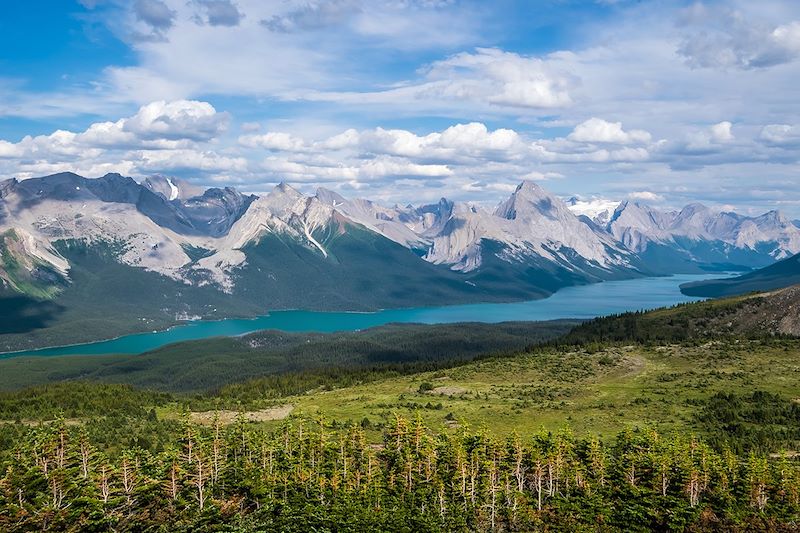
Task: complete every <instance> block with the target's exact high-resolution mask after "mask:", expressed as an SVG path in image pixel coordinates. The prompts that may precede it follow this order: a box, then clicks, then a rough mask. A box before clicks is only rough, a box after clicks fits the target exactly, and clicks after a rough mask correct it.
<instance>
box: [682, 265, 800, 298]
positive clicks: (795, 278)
mask: <svg viewBox="0 0 800 533" xmlns="http://www.w3.org/2000/svg"><path fill="white" fill-rule="evenodd" d="M797 283H800V255H795V256H793V257H789V258H787V259H784V260H782V261H778V262H777V263H774V264H771V265H769V266H766V267H764V268H760V269H758V270H754V271H753V272H748V273H747V274H742V275H741V276H737V277H735V278H723V279H714V280H708V281H698V282H694V283H687V284H685V285H681V292H683V293H684V294H688V295H690V296H705V297H710V298H720V297H723V296H735V295H738V294H746V293H749V292H755V291H774V290H776V289H783V288H784V287H789V286H791V285H795V284H797Z"/></svg>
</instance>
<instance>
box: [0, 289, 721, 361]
mask: <svg viewBox="0 0 800 533" xmlns="http://www.w3.org/2000/svg"><path fill="white" fill-rule="evenodd" d="M715 277H716V278H718V277H720V274H719V273H716V274H706V275H676V276H670V277H662V278H641V279H633V280H626V281H606V282H603V283H595V284H592V285H582V286H579V287H567V288H564V289H561V290H560V291H558V292H557V293H555V294H554V295H553V296H551V297H549V298H546V299H544V300H533V301H528V302H513V303H487V304H469V305H452V306H444V307H425V308H412V309H387V310H384V311H377V312H374V313H348V312H319V311H274V312H270V313H269V314H267V315H264V316H260V317H257V318H254V319H240V318H235V319H234V318H231V319H226V320H219V321H197V322H188V323H185V324H181V325H179V326H175V327H173V328H171V329H168V330H166V331H159V332H154V333H139V334H134V335H126V336H124V337H119V338H117V339H112V340H105V341H98V342H93V343H89V344H80V345H74V346H63V347H57V348H43V349H40V350H31V351H26V352H15V353H8V354H2V355H0V358H8V357H19V356H23V355H40V356H55V355H101V354H115V353H118V354H137V353H142V352H146V351H148V350H153V349H156V348H159V347H161V346H164V345H166V344H170V343H173V342H179V341H187V340H197V339H204V338H207V337H216V336H234V335H244V334H246V333H252V332H254V331H258V330H263V329H279V330H283V331H297V332H309V331H316V332H331V331H355V330H359V329H365V328H370V327H374V326H380V325H382V324H387V323H390V322H416V323H423V324H445V323H453V322H506V321H519V320H524V321H527V320H536V321H538V320H554V319H557V318H594V317H596V316H602V315H609V314H613V313H623V312H626V311H639V310H644V309H655V308H657V307H665V306H671V305H675V304H678V303H683V302H692V301H697V300H701V299H702V298H694V297H690V296H685V295H683V294H681V292H680V289H679V288H678V286H679V285H680V284H682V283H686V282H689V281H698V280H702V279H709V278H715Z"/></svg>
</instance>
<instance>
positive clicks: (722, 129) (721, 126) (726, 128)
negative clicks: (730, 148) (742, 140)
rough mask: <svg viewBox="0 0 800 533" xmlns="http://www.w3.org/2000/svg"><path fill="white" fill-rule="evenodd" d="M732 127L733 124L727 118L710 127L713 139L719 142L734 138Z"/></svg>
mask: <svg viewBox="0 0 800 533" xmlns="http://www.w3.org/2000/svg"><path fill="white" fill-rule="evenodd" d="M732 127H733V125H732V124H731V123H730V122H728V121H727V120H726V121H724V122H719V123H717V124H714V125H713V126H711V128H710V137H711V140H712V141H714V142H717V143H725V142H730V141H732V140H734V136H733V132H732V131H731V128H732Z"/></svg>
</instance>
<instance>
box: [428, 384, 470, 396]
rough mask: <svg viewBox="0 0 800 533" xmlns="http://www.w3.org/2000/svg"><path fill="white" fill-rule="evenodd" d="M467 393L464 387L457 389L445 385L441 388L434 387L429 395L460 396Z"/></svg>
mask: <svg viewBox="0 0 800 533" xmlns="http://www.w3.org/2000/svg"><path fill="white" fill-rule="evenodd" d="M467 392H469V389H465V388H464V387H458V386H455V385H445V386H442V387H436V388H434V389H433V390H431V392H430V393H431V394H438V395H440V396H460V395H462V394H465V393H467Z"/></svg>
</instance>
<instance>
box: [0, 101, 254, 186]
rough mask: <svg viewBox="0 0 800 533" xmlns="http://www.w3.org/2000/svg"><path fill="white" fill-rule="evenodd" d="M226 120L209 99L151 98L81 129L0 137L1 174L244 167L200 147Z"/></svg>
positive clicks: (221, 129)
mask: <svg viewBox="0 0 800 533" xmlns="http://www.w3.org/2000/svg"><path fill="white" fill-rule="evenodd" d="M228 120H229V117H228V115H227V113H218V112H217V111H216V110H215V109H214V107H213V106H211V105H210V104H208V103H207V102H198V101H188V100H180V101H175V102H163V101H160V102H152V103H150V104H147V105H144V106H142V107H141V108H140V109H139V110H138V111H137V112H136V113H135V114H134V115H132V116H130V117H126V118H121V119H119V120H117V121H114V122H96V123H94V124H91V125H90V126H89V127H88V128H86V130H84V131H82V132H77V133H76V132H72V131H66V130H56V131H54V132H53V133H51V134H49V135H37V136H26V137H24V138H22V139H21V140H20V141H19V142H16V143H12V142H8V141H4V140H0V159H3V160H5V161H6V163H5V165H3V166H0V172H3V171H5V172H8V173H10V174H13V175H18V176H20V177H30V176H32V175H36V174H42V173H49V172H61V171H63V170H71V171H78V172H84V173H87V174H88V175H97V172H98V170H99V169H104V168H106V169H113V170H108V171H109V172H111V171H114V172H122V171H124V172H126V173H130V172H139V173H146V172H149V171H154V172H155V171H160V170H169V169H186V170H189V169H193V170H194V171H197V172H201V173H206V172H212V171H221V170H222V169H226V170H233V171H244V170H245V168H246V160H244V159H242V158H231V157H227V156H219V155H217V154H215V153H214V152H213V151H211V150H208V149H202V148H200V145H202V144H206V143H208V142H210V141H212V140H214V139H215V138H217V136H219V135H220V134H222V133H223V132H224V131H225V129H226V127H227V123H228ZM9 171H10V172H9Z"/></svg>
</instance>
